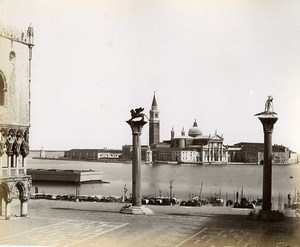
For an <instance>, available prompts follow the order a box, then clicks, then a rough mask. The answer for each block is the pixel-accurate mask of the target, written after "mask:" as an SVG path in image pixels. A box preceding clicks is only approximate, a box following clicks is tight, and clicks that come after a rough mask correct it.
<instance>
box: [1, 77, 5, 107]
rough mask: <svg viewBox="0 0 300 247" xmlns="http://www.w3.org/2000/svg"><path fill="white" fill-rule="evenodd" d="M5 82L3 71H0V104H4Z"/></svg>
mask: <svg viewBox="0 0 300 247" xmlns="http://www.w3.org/2000/svg"><path fill="white" fill-rule="evenodd" d="M5 92H6V83H5V77H4V75H3V73H2V72H1V71H0V106H4V105H5Z"/></svg>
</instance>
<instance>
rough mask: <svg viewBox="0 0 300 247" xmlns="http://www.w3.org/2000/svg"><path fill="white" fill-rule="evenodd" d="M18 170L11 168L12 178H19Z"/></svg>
mask: <svg viewBox="0 0 300 247" xmlns="http://www.w3.org/2000/svg"><path fill="white" fill-rule="evenodd" d="M17 175H18V174H17V168H10V176H12V177H13V176H17Z"/></svg>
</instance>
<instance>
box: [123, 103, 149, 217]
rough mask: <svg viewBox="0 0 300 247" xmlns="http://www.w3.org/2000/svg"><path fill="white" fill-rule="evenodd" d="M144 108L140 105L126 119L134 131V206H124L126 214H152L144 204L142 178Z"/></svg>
mask: <svg viewBox="0 0 300 247" xmlns="http://www.w3.org/2000/svg"><path fill="white" fill-rule="evenodd" d="M143 110H144V108H142V107H140V108H137V109H135V110H131V117H132V118H131V119H130V120H128V121H126V122H127V123H128V124H129V125H130V127H131V131H132V206H129V207H128V206H124V207H123V208H122V209H121V211H120V212H121V213H125V214H152V213H153V212H152V211H151V210H150V209H147V208H146V207H144V206H142V192H141V187H142V179H141V140H140V136H141V133H142V128H143V126H144V125H145V124H146V123H147V122H145V121H144V116H145V115H144V114H143V113H141V111H143Z"/></svg>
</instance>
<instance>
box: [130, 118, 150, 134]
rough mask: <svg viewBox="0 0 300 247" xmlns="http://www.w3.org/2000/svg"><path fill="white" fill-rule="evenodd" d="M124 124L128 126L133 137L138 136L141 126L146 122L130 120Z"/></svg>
mask: <svg viewBox="0 0 300 247" xmlns="http://www.w3.org/2000/svg"><path fill="white" fill-rule="evenodd" d="M126 123H128V124H129V125H130V127H131V130H132V134H133V135H140V134H141V133H142V129H143V126H144V125H145V124H146V123H147V122H146V121H144V119H141V120H140V121H133V120H132V119H129V120H128V121H126Z"/></svg>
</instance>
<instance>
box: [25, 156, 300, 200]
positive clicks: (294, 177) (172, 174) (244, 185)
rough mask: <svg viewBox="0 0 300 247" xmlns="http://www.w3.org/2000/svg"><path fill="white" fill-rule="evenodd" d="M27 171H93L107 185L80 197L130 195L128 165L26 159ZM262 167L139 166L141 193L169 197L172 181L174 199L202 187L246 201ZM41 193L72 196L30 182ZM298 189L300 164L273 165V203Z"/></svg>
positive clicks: (83, 190)
mask: <svg viewBox="0 0 300 247" xmlns="http://www.w3.org/2000/svg"><path fill="white" fill-rule="evenodd" d="M27 166H28V168H33V169H37V168H43V169H92V170H96V171H101V172H103V173H104V181H107V182H109V183H103V184H99V183H95V184H81V185H80V186H79V193H80V194H81V195H103V196H109V195H110V196H122V195H123V190H124V189H123V188H124V185H125V184H126V187H127V189H128V192H127V196H128V197H129V195H130V192H131V167H132V166H131V164H130V163H129V164H128V163H101V162H86V161H63V160H41V159H28V162H27ZM262 176H263V166H259V165H232V164H228V165H174V164H154V165H148V164H142V194H143V195H145V196H149V195H152V196H159V195H162V196H168V195H169V186H170V180H173V179H174V182H173V192H174V196H175V197H178V198H180V199H184V200H186V199H189V197H191V196H192V194H193V195H199V193H200V190H201V184H203V186H202V197H206V196H210V195H214V194H215V193H220V191H221V197H222V198H223V199H233V198H234V194H235V193H236V192H237V191H238V192H239V195H240V194H241V190H242V189H243V194H244V196H245V197H246V198H247V199H251V200H253V199H256V198H257V197H261V195H262V179H263V177H262ZM35 188H38V192H40V193H51V194H75V191H76V187H75V185H72V184H61V183H57V184H53V183H37V182H33V189H32V190H33V191H35ZM295 190H300V164H296V165H284V166H283V165H273V177H272V196H273V197H274V200H275V201H277V200H276V198H278V194H279V193H281V194H282V196H283V201H284V202H286V201H287V195H288V193H291V195H292V196H293V195H294V193H295Z"/></svg>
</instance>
